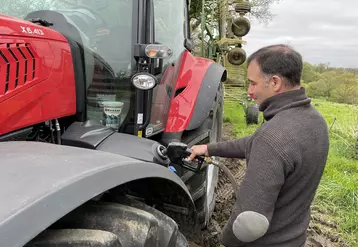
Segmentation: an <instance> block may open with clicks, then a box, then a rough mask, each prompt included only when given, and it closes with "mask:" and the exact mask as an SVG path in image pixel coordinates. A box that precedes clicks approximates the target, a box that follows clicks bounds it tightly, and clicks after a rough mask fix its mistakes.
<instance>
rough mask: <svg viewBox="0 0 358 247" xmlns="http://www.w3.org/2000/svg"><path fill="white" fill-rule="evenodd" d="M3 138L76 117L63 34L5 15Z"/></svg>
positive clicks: (0, 88)
mask: <svg viewBox="0 0 358 247" xmlns="http://www.w3.org/2000/svg"><path fill="white" fill-rule="evenodd" d="M0 22H1V25H0V51H1V53H0V109H1V111H0V135H2V134H5V133H8V132H11V131H13V130H17V129H20V128H23V127H26V126H31V125H33V124H37V123H41V122H44V121H48V120H51V119H56V118H61V117H64V116H70V115H74V114H75V113H76V88H75V79H74V71H73V62H72V55H71V50H70V46H69V44H68V43H67V40H66V39H65V38H64V37H63V36H62V35H61V34H59V33H57V32H56V31H54V30H51V29H49V28H45V27H42V26H39V25H36V24H33V23H31V22H27V21H21V20H18V19H15V18H10V17H8V16H4V15H0Z"/></svg>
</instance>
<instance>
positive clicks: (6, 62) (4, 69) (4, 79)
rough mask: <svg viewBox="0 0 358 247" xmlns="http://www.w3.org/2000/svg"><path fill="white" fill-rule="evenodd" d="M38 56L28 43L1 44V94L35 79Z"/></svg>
mask: <svg viewBox="0 0 358 247" xmlns="http://www.w3.org/2000/svg"><path fill="white" fill-rule="evenodd" d="M35 76H36V57H35V55H34V52H33V50H32V48H31V46H30V45H29V44H27V43H7V44H4V43H2V44H0V95H4V94H6V93H8V92H10V91H11V90H14V89H16V88H18V87H21V86H23V85H25V84H26V83H29V82H31V81H33V80H34V79H35Z"/></svg>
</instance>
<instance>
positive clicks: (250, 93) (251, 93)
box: [247, 85, 254, 99]
mask: <svg viewBox="0 0 358 247" xmlns="http://www.w3.org/2000/svg"><path fill="white" fill-rule="evenodd" d="M247 93H248V94H249V95H250V97H251V98H252V99H253V98H254V93H253V88H252V86H251V85H249V88H248V89H247Z"/></svg>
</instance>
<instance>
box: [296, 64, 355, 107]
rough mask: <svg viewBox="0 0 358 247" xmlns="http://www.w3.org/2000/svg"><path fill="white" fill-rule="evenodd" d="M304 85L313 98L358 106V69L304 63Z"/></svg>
mask: <svg viewBox="0 0 358 247" xmlns="http://www.w3.org/2000/svg"><path fill="white" fill-rule="evenodd" d="M301 82H302V85H303V86H304V87H305V88H306V90H307V94H308V96H309V97H312V98H324V99H326V100H329V101H332V102H337V103H347V104H358V68H336V67H331V66H330V64H329V63H320V64H316V65H314V64H310V63H308V62H304V64H303V72H302V81H301Z"/></svg>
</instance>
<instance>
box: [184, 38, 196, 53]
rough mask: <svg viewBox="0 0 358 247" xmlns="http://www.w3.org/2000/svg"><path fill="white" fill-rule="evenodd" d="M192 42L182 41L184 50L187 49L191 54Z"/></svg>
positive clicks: (190, 40) (188, 40)
mask: <svg viewBox="0 0 358 247" xmlns="http://www.w3.org/2000/svg"><path fill="white" fill-rule="evenodd" d="M194 46H195V45H194V42H193V40H192V39H185V40H184V47H185V49H187V50H188V51H190V52H192V51H193V50H194Z"/></svg>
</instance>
